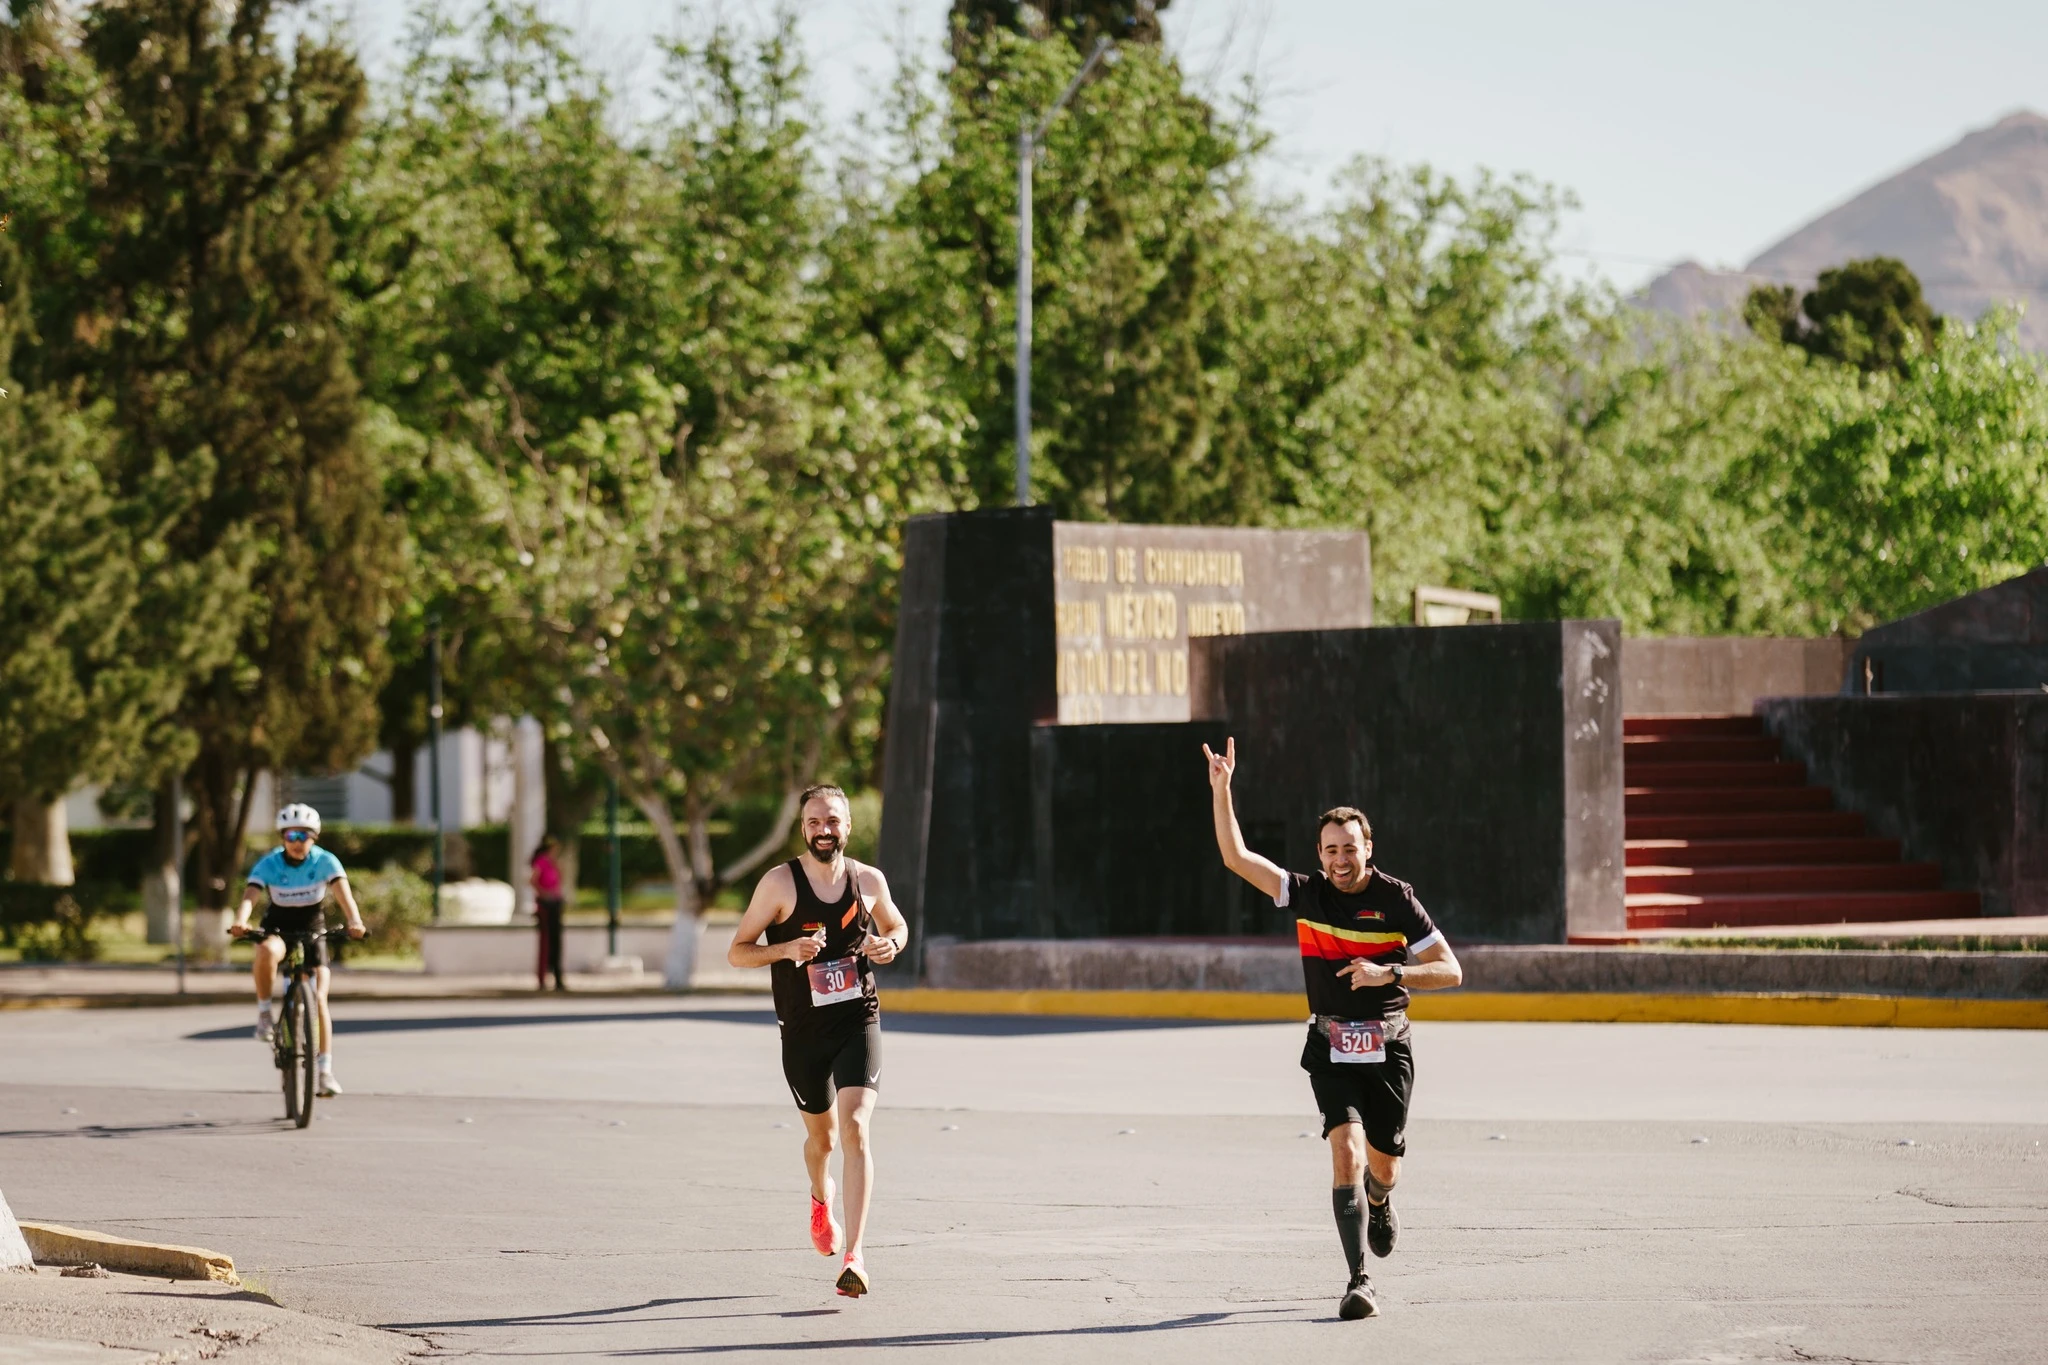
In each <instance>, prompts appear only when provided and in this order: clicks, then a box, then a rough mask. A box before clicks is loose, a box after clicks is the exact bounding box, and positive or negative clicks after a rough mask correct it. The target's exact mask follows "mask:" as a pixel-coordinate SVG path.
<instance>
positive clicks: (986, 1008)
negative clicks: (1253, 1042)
mask: <svg viewBox="0 0 2048 1365" xmlns="http://www.w3.org/2000/svg"><path fill="white" fill-rule="evenodd" d="M881 996H882V1004H883V1007H884V1008H885V1009H891V1010H900V1011H902V1012H903V1013H905V1014H1038V1015H1065V1016H1078V1017H1089V1018H1098V1019H1207V1020H1226V1021H1236V1022H1240V1023H1256V1022H1280V1021H1297V1020H1304V1019H1306V1018H1307V1017H1308V1006H1307V1004H1306V1003H1305V1002H1304V1001H1303V998H1302V997H1301V996H1300V995H1299V994H1291V993H1290V994H1279V993H1269V992H1264V991H1059V990H1051V991H1000V990H941V989H931V988H920V989H912V990H884V991H883V992H882V993H881ZM1408 1012H1409V1015H1410V1016H1411V1017H1412V1018H1415V1019H1421V1020H1485V1021H1494V1022H1501V1023H1582V1024H1798V1025H1815V1026H1823V1027H1832V1028H1990V1029H2048V1000H1955V999H1934V998H1928V997H1921V996H1875V995H1800V994H1768V993H1728V994H1687V993H1680V992H1670V993H1665V992H1657V991H1636V992H1591V991H1573V992H1545V991H1464V990H1459V991H1447V992H1439V993H1432V994H1429V995H1417V996H1415V997H1414V999H1413V1000H1412V1002H1411V1003H1410V1005H1409V1009H1408Z"/></svg>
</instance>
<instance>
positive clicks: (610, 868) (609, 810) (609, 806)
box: [604, 777, 619, 957]
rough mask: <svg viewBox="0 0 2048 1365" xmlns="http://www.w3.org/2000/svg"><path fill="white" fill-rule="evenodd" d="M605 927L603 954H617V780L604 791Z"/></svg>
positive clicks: (614, 778) (610, 955)
mask: <svg viewBox="0 0 2048 1365" xmlns="http://www.w3.org/2000/svg"><path fill="white" fill-rule="evenodd" d="M604 839H605V871H604V927H605V955H606V956H607V957H617V956H618V955H619V779H618V778H616V777H613V778H609V779H607V780H606V783H605V789H604Z"/></svg>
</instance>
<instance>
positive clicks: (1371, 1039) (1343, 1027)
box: [1330, 1020, 1387, 1062]
mask: <svg viewBox="0 0 2048 1365" xmlns="http://www.w3.org/2000/svg"><path fill="white" fill-rule="evenodd" d="M1330 1060H1331V1061H1333V1062H1384V1061H1385V1060H1387V1026H1386V1025H1385V1024H1382V1023H1378V1022H1374V1023H1364V1024H1346V1023H1339V1022H1337V1021H1336V1020H1332V1021H1331V1022H1330Z"/></svg>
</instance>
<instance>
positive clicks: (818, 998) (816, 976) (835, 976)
mask: <svg viewBox="0 0 2048 1365" xmlns="http://www.w3.org/2000/svg"><path fill="white" fill-rule="evenodd" d="M806 965H807V966H808V968H809V970H810V973H811V1003H812V1004H813V1005H836V1004H838V1003H839V1002H840V1001H842V1000H853V999H856V998H858V997H859V995H860V970H859V968H858V966H857V965H856V964H855V962H854V960H853V959H852V958H850V957H835V958H833V959H832V960H831V961H830V962H812V963H808V964H806Z"/></svg>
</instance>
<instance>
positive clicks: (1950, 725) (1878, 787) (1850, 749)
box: [1756, 691, 2048, 915]
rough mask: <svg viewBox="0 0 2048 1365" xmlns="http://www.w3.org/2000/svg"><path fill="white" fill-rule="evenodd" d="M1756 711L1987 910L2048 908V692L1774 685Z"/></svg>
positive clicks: (1858, 807) (1854, 802) (1856, 803)
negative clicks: (1827, 693) (1775, 694)
mask: <svg viewBox="0 0 2048 1365" xmlns="http://www.w3.org/2000/svg"><path fill="white" fill-rule="evenodd" d="M1756 713H1757V714H1758V715H1760V716H1762V717H1763V720H1764V724H1765V726H1766V727H1767V728H1768V729H1769V730H1770V732H1771V733H1772V734H1774V735H1776V736H1777V737H1778V738H1779V739H1780V740H1781V741H1782V742H1783V743H1784V747H1785V755H1786V757H1788V758H1794V759H1797V760H1799V761H1800V762H1802V763H1804V764H1806V767H1807V772H1808V773H1809V774H1810V777H1811V780H1812V781H1814V782H1819V783H1825V784H1826V785H1828V786H1831V787H1833V788H1834V789H1835V795H1836V797H1837V798H1838V799H1839V800H1840V802H1841V804H1842V805H1843V806H1844V807H1845V808H1847V809H1849V810H1855V811H1861V812H1862V813H1863V815H1864V816H1865V818H1866V819H1868V820H1869V822H1870V826H1871V831H1872V832H1873V833H1875V834H1880V835H1883V836H1885V837H1887V838H1893V839H1897V840H1899V841H1900V842H1901V843H1902V844H1903V845H1904V847H1905V852H1906V856H1907V857H1908V858H1910V859H1912V860H1914V861H1926V862H1938V863H1940V864H1941V870H1942V880H1943V883H1944V885H1946V886H1948V887H1950V888H1952V889H1955V890H1964V891H1969V890H1974V891H1977V892H1979V893H1980V894H1981V895H1982V896H1983V898H1984V913H1985V914H1987V915H2048V694H2044V693H2041V692H2038V691H2037V692H2033V693H2003V694H2000V693H1988V694H1978V695H1973V696H1955V695H1949V696H1871V697H1780V698H1772V699H1770V700H1767V701H1762V702H1759V703H1757V707H1756Z"/></svg>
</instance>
